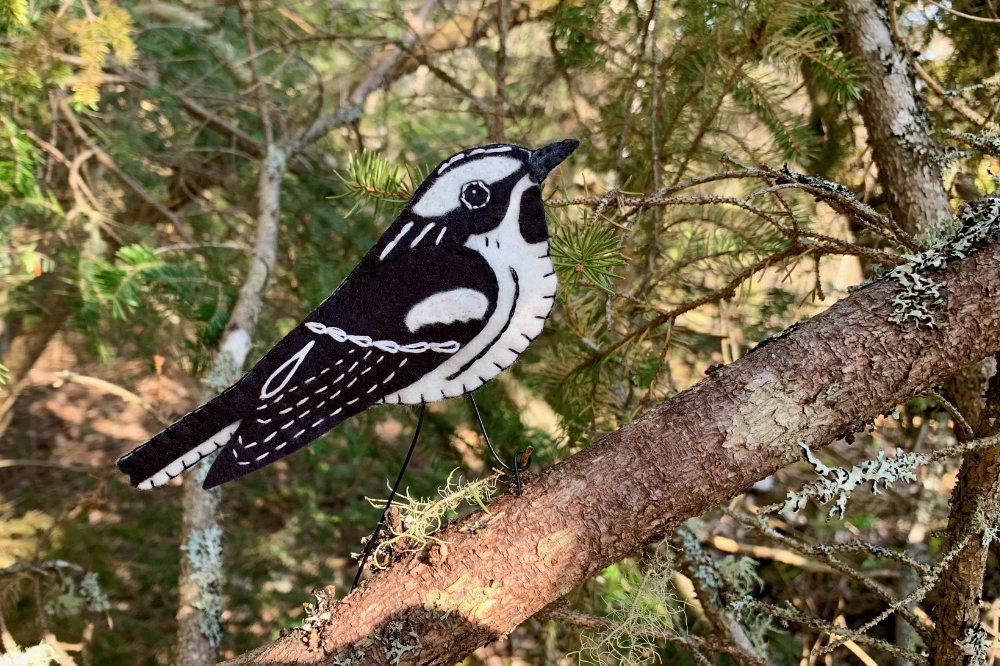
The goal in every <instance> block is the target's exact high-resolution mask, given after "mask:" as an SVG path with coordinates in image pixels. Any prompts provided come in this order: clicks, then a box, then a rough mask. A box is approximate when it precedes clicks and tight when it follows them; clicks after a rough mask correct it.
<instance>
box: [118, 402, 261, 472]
mask: <svg viewBox="0 0 1000 666" xmlns="http://www.w3.org/2000/svg"><path fill="white" fill-rule="evenodd" d="M226 397H227V396H226V394H225V393H224V394H222V395H220V396H219V397H217V398H215V399H214V400H212V401H210V402H208V403H206V404H204V405H202V406H201V407H199V408H198V409H196V410H194V411H193V412H191V413H190V414H188V415H187V416H185V417H184V418H182V419H181V420H180V421H178V422H177V423H174V424H173V425H171V426H170V427H169V428H167V429H166V430H164V431H163V432H161V433H160V434H158V435H156V436H155V437H153V438H152V439H150V440H149V441H148V442H146V443H145V444H141V445H140V446H138V447H136V448H135V449H133V450H132V451H130V452H129V453H126V454H125V455H123V456H122V457H121V458H119V459H118V469H120V470H121V471H122V472H124V473H125V474H128V475H129V481H130V482H131V483H132V485H133V486H135V487H136V488H139V489H141V490H149V489H151V488H155V487H157V486H162V485H164V484H165V483H167V482H168V481H170V479H172V478H174V477H175V476H177V475H178V474H180V473H181V472H183V471H184V470H186V469H188V468H189V467H191V466H192V465H194V464H195V463H197V462H198V461H199V460H201V459H202V458H204V457H205V456H207V455H209V454H211V453H213V452H214V451H215V450H216V449H218V448H220V447H222V446H225V445H226V443H227V442H228V441H229V440H230V438H231V437H232V436H233V434H234V433H235V432H236V430H237V429H238V428H239V427H240V423H241V422H242V419H241V418H240V416H239V415H237V414H234V413H233V410H232V408H231V407H232V405H231V400H225V399H224V398H226ZM229 397H230V398H231V397H232V396H229ZM227 403H228V404H227Z"/></svg>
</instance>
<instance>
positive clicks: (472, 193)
mask: <svg viewBox="0 0 1000 666" xmlns="http://www.w3.org/2000/svg"><path fill="white" fill-rule="evenodd" d="M459 198H460V199H461V200H462V205H463V206H465V207H466V208H468V209H469V210H476V209H477V208H482V207H483V206H485V205H486V204H488V203H489V202H490V188H488V187H486V183H484V182H483V181H481V180H474V181H472V182H471V183H466V184H465V185H463V186H462V195H461V197H459Z"/></svg>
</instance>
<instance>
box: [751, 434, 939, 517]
mask: <svg viewBox="0 0 1000 666" xmlns="http://www.w3.org/2000/svg"><path fill="white" fill-rule="evenodd" d="M799 446H800V447H802V450H803V451H805V454H806V458H807V459H808V460H809V462H810V463H811V464H812V466H813V467H814V468H815V469H816V474H818V475H819V476H820V477H822V478H820V479H819V480H818V481H815V482H813V483H810V484H807V485H805V486H803V487H802V489H801V490H798V491H792V490H790V491H788V494H787V495H786V497H785V501H784V503H783V504H779V505H773V506H769V507H765V508H764V509H762V510H761V513H771V512H773V511H780V512H782V513H784V512H786V511H787V512H791V513H795V512H797V511H799V510H801V509H802V508H803V507H804V506H805V505H806V502H807V501H808V500H810V499H812V500H814V501H816V502H817V503H819V504H827V503H829V502H833V506H832V507H830V513H829V515H830V516H831V517H833V516H834V515H839V517H841V518H843V517H844V511H845V509H846V508H847V498H848V496H850V494H851V493H852V492H854V490H855V489H856V488H857V487H858V486H860V485H862V484H864V483H869V482H871V484H872V492H873V493H875V494H876V495H879V494H881V493H882V491H883V490H886V489H888V487H889V484H891V483H895V482H896V481H914V480H916V478H917V476H916V474H915V473H914V470H915V469H916V468H917V467H919V466H921V465H925V464H927V462H929V461H928V458H927V456H924V455H922V454H920V453H905V452H903V453H900V452H898V451H897V453H896V455H895V456H893V457H892V458H886V457H885V451H879V454H878V457H877V458H875V459H873V460H866V461H864V462H863V463H861V464H860V465H855V466H854V467H852V468H851V469H849V470H847V469H843V468H840V467H827V466H826V465H824V464H823V463H822V462H820V460H819V459H818V458H816V456H814V455H813V452H812V451H811V450H810V449H809V447H808V446H806V444H805V443H804V442H799ZM880 484H881V487H880Z"/></svg>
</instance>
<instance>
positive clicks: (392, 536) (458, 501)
mask: <svg viewBox="0 0 1000 666" xmlns="http://www.w3.org/2000/svg"><path fill="white" fill-rule="evenodd" d="M499 478H500V475H499V474H494V475H492V476H488V477H486V478H485V479H480V480H478V481H472V482H465V481H463V480H462V479H461V478H460V477H459V478H456V477H455V471H454V470H453V471H452V473H451V474H449V475H448V480H447V481H446V482H445V485H444V487H443V488H439V489H438V497H436V498H416V497H412V496H411V495H410V494H409V492H406V493H403V494H401V495H400V496H398V497H397V499H396V501H395V504H394V505H393V506H394V507H396V508H398V509H399V512H400V524H399V525H397V526H393V525H391V524H386V527H385V532H386V533H387V536H386V537H385V538H384V539H383V540H382V541H380V542H379V544H378V545H377V546H376V547H375V550H374V551H373V552H372V558H371V560H372V562H373V565H372V566H373V567H375V568H376V569H378V568H382V567H383V566H384V564H385V563H386V562H388V561H390V559H391V554H392V553H394V552H397V553H398V552H413V551H418V550H420V549H422V548H424V547H425V546H427V545H428V544H429V543H444V542H443V541H441V540H440V539H438V538H436V537H435V536H434V534H435V533H436V532H438V531H439V530H440V529H441V527H442V526H443V525H444V523H445V522H446V521H448V520H449V519H451V518H453V517H454V516H456V515H458V511H459V509H460V508H461V507H462V506H463V505H469V506H478V507H479V508H481V509H482V510H483V511H485V512H486V513H487V514H488V513H489V510H488V509H487V508H486V502H487V501H489V499H490V498H491V497H493V496H494V495H495V494H496V493H497V490H498V489H497V480H498V479H499ZM365 499H367V500H368V503H369V504H371V505H372V506H374V507H376V508H378V509H384V508H385V502H386V500H383V499H372V498H370V497H366V498H365Z"/></svg>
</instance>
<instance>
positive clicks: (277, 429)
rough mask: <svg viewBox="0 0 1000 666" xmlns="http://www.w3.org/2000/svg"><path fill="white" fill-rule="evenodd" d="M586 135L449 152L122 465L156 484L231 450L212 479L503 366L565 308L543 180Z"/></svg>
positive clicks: (477, 381)
mask: <svg viewBox="0 0 1000 666" xmlns="http://www.w3.org/2000/svg"><path fill="white" fill-rule="evenodd" d="M579 145H580V142H579V141H577V140H576V139H567V140H565V141H560V142H558V143H553V144H551V145H548V146H545V147H544V148H539V149H538V150H528V149H527V148H522V147H520V146H514V145H507V144H493V145H488V146H481V147H478V148H472V149H470V150H465V151H463V152H460V153H458V154H456V155H453V156H452V157H450V158H448V159H447V160H445V161H444V162H442V163H441V164H440V165H439V166H438V167H437V168H435V169H434V171H432V172H431V174H430V176H428V177H427V179H426V180H425V181H424V182H423V183H422V184H421V185H420V187H419V188H418V189H417V191H416V193H415V194H414V195H413V198H412V199H411V200H410V201H409V203H408V204H407V205H406V207H405V208H404V209H403V211H402V213H400V215H399V217H397V218H396V220H395V221H394V222H393V223H392V225H391V226H390V227H389V228H388V230H386V232H385V234H384V235H383V236H382V237H381V238H380V239H379V241H378V243H376V244H375V247H373V248H372V249H371V250H370V251H369V252H368V254H366V255H365V257H364V258H363V259H362V260H361V263H360V264H358V266H357V267H356V268H355V269H354V270H353V271H352V272H351V274H350V275H348V276H347V278H346V279H345V280H344V281H343V282H342V283H341V285H340V286H339V287H338V288H337V290H336V291H334V292H333V294H332V295H331V296H330V297H329V298H327V299H326V300H325V301H323V303H321V304H320V305H319V307H317V308H316V309H315V310H314V311H313V312H312V313H311V314H310V315H309V316H308V317H306V319H305V321H303V322H302V323H301V324H299V326H297V327H296V328H295V329H293V330H292V331H291V332H290V333H289V334H288V335H287V336H285V338H284V339H282V340H281V341H280V342H279V343H278V344H276V345H275V346H274V347H273V348H272V349H271V350H270V351H269V352H267V354H265V355H264V357H263V358H262V359H261V360H260V362H258V363H257V365H255V366H254V367H253V368H252V369H251V370H250V371H249V372H248V373H247V374H246V375H244V376H243V378H242V379H240V380H239V381H238V382H236V384H234V385H233V386H231V387H230V388H228V389H226V391H224V392H223V393H222V394H221V395H220V396H218V397H217V398H215V399H214V400H212V401H210V402H208V403H207V404H205V405H203V406H201V407H199V408H198V409H196V410H194V411H193V412H191V413H190V414H188V415H187V416H185V417H184V418H182V419H181V420H180V421H178V422H177V423H174V424H173V425H171V426H170V427H168V428H167V429H166V430H164V431H163V432H161V433H160V434H158V435H156V436H155V437H153V438H152V439H151V440H149V441H148V442H146V443H145V444H142V445H141V446H139V447H138V448H136V449H135V450H133V451H131V452H130V453H127V454H125V455H124V456H122V457H121V458H120V459H119V460H118V467H119V469H121V471H122V472H124V473H126V474H128V475H129V477H130V480H131V482H132V485H134V486H136V487H137V488H141V489H149V488H153V487H156V486H162V485H163V484H165V483H167V482H168V481H169V480H170V479H172V478H173V477H175V476H177V475H178V474H180V473H181V472H183V471H184V470H186V469H188V468H189V467H191V466H192V465H194V464H196V463H197V462H198V461H199V460H201V459H202V458H204V457H205V456H207V455H209V454H211V453H213V452H215V451H216V450H217V449H220V448H222V449H223V450H222V451H221V453H220V454H219V456H218V457H217V458H216V460H215V462H214V463H213V464H212V467H211V469H210V470H209V472H208V475H207V477H206V478H205V482H204V486H205V488H212V487H214V486H218V485H219V484H222V483H226V482H227V481H231V480H232V479H235V478H237V477H240V476H243V475H245V474H249V473H250V472H253V471H255V470H258V469H260V468H261V467H264V466H265V465H269V464H271V463H273V462H274V461H275V460H278V459H279V458H282V457H284V456H287V455H288V454H289V453H292V452H293V451H295V450H296V449H300V448H302V447H303V446H305V445H306V444H308V443H309V442H311V441H313V440H314V439H316V438H317V437H320V436H321V435H323V434H324V433H326V432H327V431H328V430H330V429H331V428H333V427H334V426H336V425H337V424H339V423H341V422H342V421H344V420H345V419H347V418H349V417H351V416H353V415H354V414H357V413H359V412H361V411H363V410H365V409H368V408H369V407H371V406H373V405H382V404H404V405H418V404H419V405H423V404H426V403H429V402H434V401H436V400H443V399H444V398H451V397H455V396H460V395H462V394H465V393H468V392H470V391H473V390H475V389H477V388H479V387H480V386H482V385H483V384H485V383H486V382H488V381H489V380H491V379H493V378H494V377H496V376H497V375H498V374H499V373H500V372H501V371H502V370H504V369H505V368H507V367H509V366H510V365H511V364H512V363H514V361H516V360H517V358H518V356H520V354H521V353H522V352H523V351H524V350H525V349H526V348H527V347H528V345H529V344H530V343H531V341H532V340H533V339H534V338H535V337H537V336H538V335H539V333H541V331H542V326H543V325H544V324H545V320H546V319H547V318H548V316H549V312H550V311H551V310H552V305H553V301H554V299H555V294H556V275H555V273H554V272H553V267H552V261H551V259H550V258H549V234H548V228H547V226H546V223H545V210H544V207H543V204H542V193H541V183H542V181H543V180H545V177H546V176H547V175H548V174H549V172H550V171H552V169H554V168H555V167H556V166H558V165H559V164H560V163H561V162H562V161H563V160H565V159H566V158H567V157H568V156H569V155H570V154H571V153H572V152H573V151H574V150H576V148H577V147H578V146H579ZM411 450H412V449H411ZM515 466H516V463H515Z"/></svg>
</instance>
